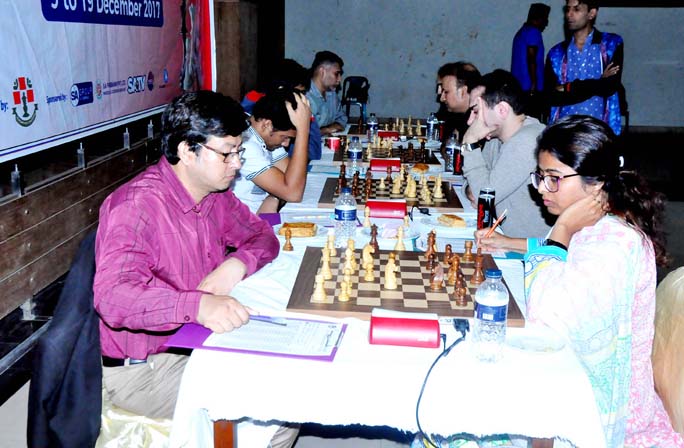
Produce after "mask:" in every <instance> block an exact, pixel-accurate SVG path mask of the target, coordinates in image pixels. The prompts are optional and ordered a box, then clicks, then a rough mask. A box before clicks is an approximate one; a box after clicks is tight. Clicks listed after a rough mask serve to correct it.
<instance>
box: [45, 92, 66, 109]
mask: <svg viewBox="0 0 684 448" xmlns="http://www.w3.org/2000/svg"><path fill="white" fill-rule="evenodd" d="M66 100H67V96H66V95H65V94H63V93H59V94H57V95H52V96H50V95H48V96H46V97H45V102H46V103H47V104H48V106H49V105H50V104H52V103H61V102H64V101H66Z"/></svg>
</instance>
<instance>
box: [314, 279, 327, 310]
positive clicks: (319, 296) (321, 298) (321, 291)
mask: <svg viewBox="0 0 684 448" xmlns="http://www.w3.org/2000/svg"><path fill="white" fill-rule="evenodd" d="M315 279H316V287H315V288H314V292H313V296H312V297H311V301H312V302H319V303H320V302H325V299H326V298H327V296H326V294H325V288H324V287H323V283H324V281H323V275H321V274H318V275H316V277H315Z"/></svg>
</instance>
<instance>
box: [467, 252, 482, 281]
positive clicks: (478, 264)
mask: <svg viewBox="0 0 684 448" xmlns="http://www.w3.org/2000/svg"><path fill="white" fill-rule="evenodd" d="M483 262H484V257H483V256H482V255H480V256H478V257H475V272H473V276H472V277H471V278H470V283H472V284H473V285H480V284H482V282H484V271H483V270H482V264H483Z"/></svg>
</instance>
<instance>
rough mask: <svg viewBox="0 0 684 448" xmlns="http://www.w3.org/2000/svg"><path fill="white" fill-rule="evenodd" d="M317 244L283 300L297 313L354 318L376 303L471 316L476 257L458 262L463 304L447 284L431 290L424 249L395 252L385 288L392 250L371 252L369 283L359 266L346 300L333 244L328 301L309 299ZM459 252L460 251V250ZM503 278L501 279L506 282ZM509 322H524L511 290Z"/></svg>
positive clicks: (490, 263)
mask: <svg viewBox="0 0 684 448" xmlns="http://www.w3.org/2000/svg"><path fill="white" fill-rule="evenodd" d="M321 250H322V249H321V248H320V247H307V248H306V252H305V254H304V258H303V260H302V264H301V266H300V267H299V272H298V274H297V279H296V280H295V286H294V288H293V290H292V295H291V296H290V301H289V303H288V304H287V309H288V310H291V311H297V312H305V313H313V314H320V315H326V316H334V317H357V318H361V319H365V320H368V319H370V313H371V311H372V309H373V308H376V307H380V308H385V309H390V310H396V311H409V312H430V313H437V314H438V315H440V316H454V317H473V311H474V310H473V296H474V294H475V290H476V289H477V286H475V285H473V284H472V283H471V278H472V274H473V272H474V270H475V269H474V262H470V263H466V262H461V271H462V272H463V275H464V277H465V280H466V286H467V288H466V289H467V292H466V305H465V306H459V305H457V304H456V302H455V300H454V298H453V290H454V287H453V286H448V285H446V286H445V287H444V288H443V290H442V291H432V290H431V289H430V273H429V272H428V271H427V269H426V268H425V264H426V261H427V260H426V259H425V253H424V252H407V251H402V252H395V253H396V254H397V256H398V266H399V272H398V273H397V289H394V290H386V289H384V288H383V285H384V276H385V272H384V270H385V265H386V264H387V259H388V258H389V253H390V252H391V251H387V250H381V251H379V253H375V254H374V258H375V263H374V270H373V271H374V275H375V280H374V281H373V282H366V281H365V280H364V279H363V276H364V273H365V271H364V270H363V269H359V270H357V271H356V272H355V273H353V274H352V281H351V283H352V288H351V289H352V294H351V297H350V299H349V301H348V302H339V301H338V300H337V296H338V294H339V290H340V283H341V282H342V278H343V274H344V273H343V272H342V266H343V265H344V249H337V255H336V256H335V257H331V259H330V268H331V270H332V273H333V278H332V279H331V280H328V281H326V282H325V292H326V301H325V302H322V303H319V302H313V301H312V296H313V290H314V287H315V276H316V275H317V274H319V273H320V269H321V256H322V252H321ZM460 255H462V254H460ZM355 256H356V259H357V262H358V263H359V265H360V264H361V250H355ZM437 256H438V258H437V259H438V260H439V261H440V262H441V263H442V265H443V266H444V267H445V269H444V272H445V278H446V273H447V271H448V266H447V265H446V264H445V263H444V260H443V258H444V254H443V253H438V254H437ZM484 257H485V258H484V265H483V268H484V269H485V270H486V269H489V268H496V267H497V266H496V263H495V262H494V259H493V258H492V256H491V255H489V254H485V255H484ZM504 283H505V282H504ZM508 326H513V327H523V326H525V320H524V318H523V315H522V313H521V312H520V308H518V305H517V303H516V302H515V300H514V299H513V296H512V295H511V294H510V292H509V303H508Z"/></svg>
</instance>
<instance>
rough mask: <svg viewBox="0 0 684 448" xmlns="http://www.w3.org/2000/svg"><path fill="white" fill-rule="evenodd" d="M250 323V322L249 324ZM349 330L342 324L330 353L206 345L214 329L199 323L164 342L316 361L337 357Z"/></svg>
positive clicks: (179, 345) (174, 345) (289, 319)
mask: <svg viewBox="0 0 684 448" xmlns="http://www.w3.org/2000/svg"><path fill="white" fill-rule="evenodd" d="M286 320H288V321H295V320H303V321H308V322H324V321H317V320H311V319H293V318H287V319H286ZM248 325H249V324H248ZM346 330H347V324H342V330H341V333H340V337H339V338H338V341H337V343H336V344H335V346H334V347H333V349H332V352H331V353H330V354H329V355H295V354H289V353H280V352H270V351H259V350H247V349H242V348H229V347H209V346H205V345H204V341H206V340H207V338H208V337H209V336H210V335H211V333H212V331H211V330H210V329H208V328H206V327H203V326H201V325H197V324H185V325H183V326H182V327H181V329H180V330H178V331H177V332H176V333H175V334H174V335H173V336H171V338H170V339H169V340H168V341H167V342H166V344H164V345H165V346H167V347H181V348H191V349H196V348H199V349H203V350H217V351H224V352H238V353H247V354H252V355H265V356H279V357H283V358H295V359H311V360H314V361H329V362H331V361H332V360H334V359H335V355H336V354H337V349H338V348H339V344H340V341H341V340H342V336H344V332H345V331H346Z"/></svg>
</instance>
